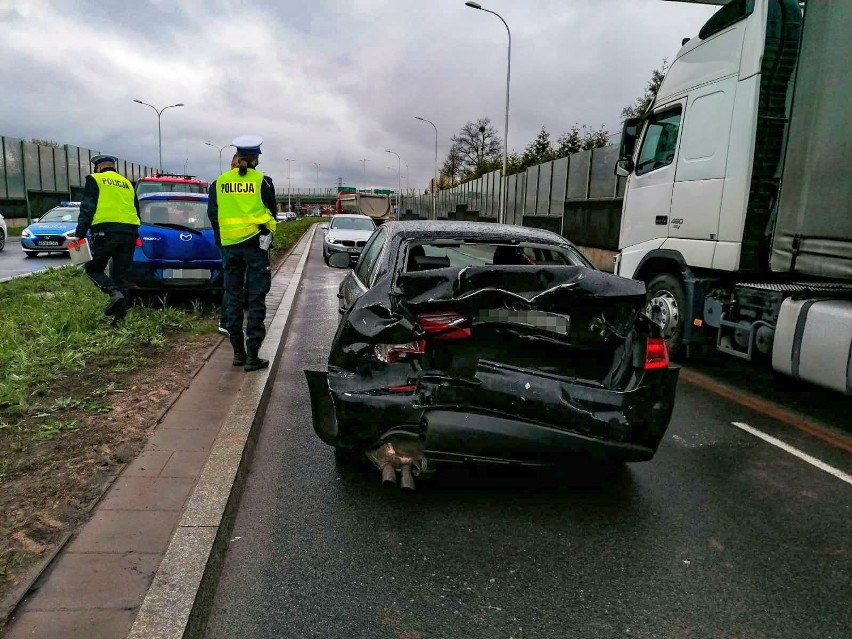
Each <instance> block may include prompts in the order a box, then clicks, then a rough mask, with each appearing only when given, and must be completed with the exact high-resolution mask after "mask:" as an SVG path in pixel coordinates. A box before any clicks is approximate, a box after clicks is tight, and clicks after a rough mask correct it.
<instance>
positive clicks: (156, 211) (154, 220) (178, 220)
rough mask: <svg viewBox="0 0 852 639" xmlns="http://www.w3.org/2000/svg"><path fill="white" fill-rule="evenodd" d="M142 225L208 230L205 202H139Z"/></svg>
mask: <svg viewBox="0 0 852 639" xmlns="http://www.w3.org/2000/svg"><path fill="white" fill-rule="evenodd" d="M139 217H140V219H141V220H142V223H143V224H154V225H157V224H160V225H169V224H177V225H180V226H183V227H188V228H191V229H199V230H201V229H209V228H212V227H211V226H210V219H209V218H208V217H207V202H205V201H201V200H198V201H185V200H148V201H142V202H139Z"/></svg>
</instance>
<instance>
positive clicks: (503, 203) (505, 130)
mask: <svg viewBox="0 0 852 639" xmlns="http://www.w3.org/2000/svg"><path fill="white" fill-rule="evenodd" d="M465 5H467V6H468V7H471V8H472V9H478V10H480V11H485V12H486V13H492V14H494V15H495V16H497V17H498V18H500V21H501V22H502V23H503V26H504V27H506V33H507V34H508V35H509V53H508V58H507V61H506V122H505V125H504V128H503V174H502V175H501V176H500V213H499V215H500V217H499V219H498V220H497V221H498V222H501V223H503V224H505V223H506V221H507V220H506V200H507V199H508V198H507V197H506V194H505V193H504V191H505V190H506V187H507V186H508V180H507V177H506V173H507V172H508V167H509V83H510V80H511V77H512V32H511V31H510V30H509V25H508V24H506V21H505V20H503V16H501V15H500V14H499V13H497V12H496V11H491V10H490V9H483V8H482V5H480V4H479V3H478V2H465Z"/></svg>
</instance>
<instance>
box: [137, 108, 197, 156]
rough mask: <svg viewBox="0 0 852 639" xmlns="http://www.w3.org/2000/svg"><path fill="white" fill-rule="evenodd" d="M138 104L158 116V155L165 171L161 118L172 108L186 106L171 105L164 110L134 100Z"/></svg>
mask: <svg viewBox="0 0 852 639" xmlns="http://www.w3.org/2000/svg"><path fill="white" fill-rule="evenodd" d="M133 101H134V102H136V103H137V104H144V105H145V106H149V107H151V108H152V109H154V111H155V112H156V114H157V155H158V156H159V162H160V167H159V168H160V170H161V171H162V170H163V129H162V127H161V126H160V116H161V115H162V114H163V111H165V110H166V109H171V108H172V107H182V106H184V104H183V102H178V103H177V104H170V105H169V106H164V107H163V108H162V109H157V107H155V106H154V105H153V104H148V103H147V102H142V100H133Z"/></svg>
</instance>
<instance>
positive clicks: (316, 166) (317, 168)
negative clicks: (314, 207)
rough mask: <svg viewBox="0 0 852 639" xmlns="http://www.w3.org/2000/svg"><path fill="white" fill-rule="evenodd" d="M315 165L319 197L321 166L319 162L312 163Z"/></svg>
mask: <svg viewBox="0 0 852 639" xmlns="http://www.w3.org/2000/svg"><path fill="white" fill-rule="evenodd" d="M311 164H313V165H314V168H315V169H316V170H317V195H319V168H320V165H319V164H318V163H317V162H311Z"/></svg>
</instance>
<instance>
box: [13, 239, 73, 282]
mask: <svg viewBox="0 0 852 639" xmlns="http://www.w3.org/2000/svg"><path fill="white" fill-rule="evenodd" d="M70 263H71V261H70V260H69V259H68V254H67V253H41V254H40V255H39V256H38V257H26V256H25V255H24V252H23V251H22V250H21V241H20V240H19V239H17V238H7V239H6V248H4V249H3V250H2V251H0V280H2V279H4V278H7V277H13V276H15V275H23V274H24V273H34V272H36V271H43V270H44V269H46V268H52V267H54V266H66V265H68V264H70Z"/></svg>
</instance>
